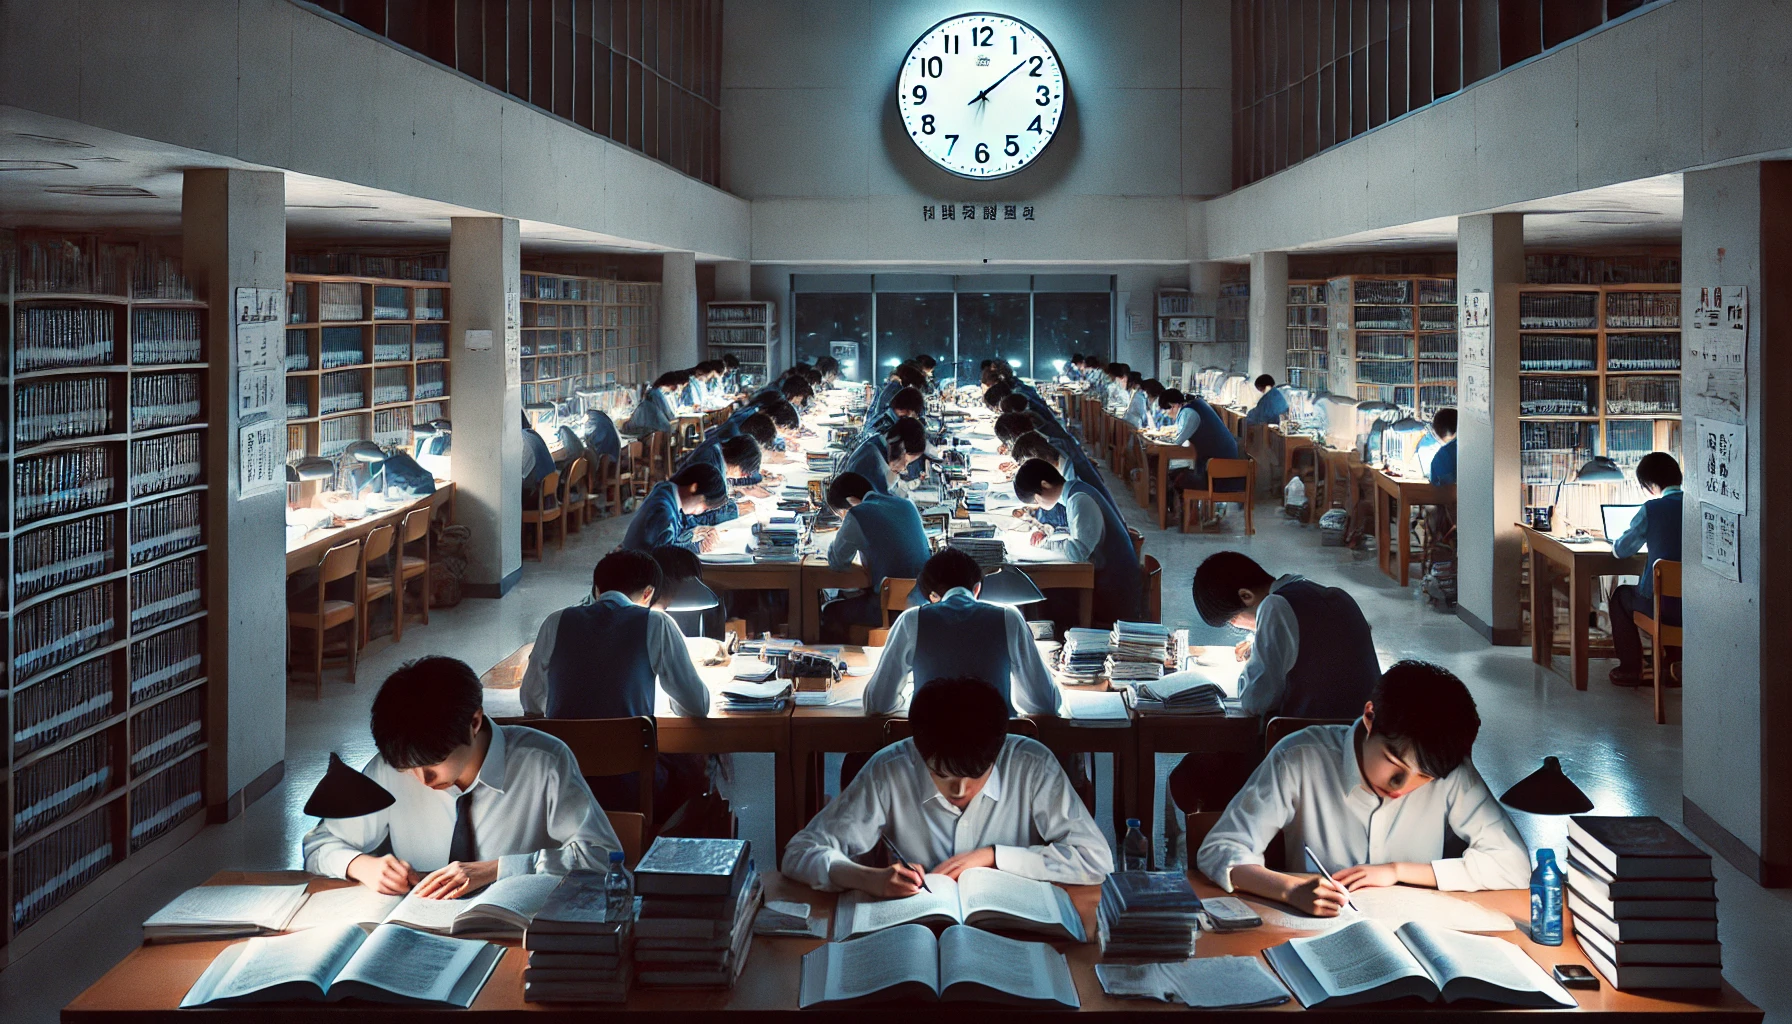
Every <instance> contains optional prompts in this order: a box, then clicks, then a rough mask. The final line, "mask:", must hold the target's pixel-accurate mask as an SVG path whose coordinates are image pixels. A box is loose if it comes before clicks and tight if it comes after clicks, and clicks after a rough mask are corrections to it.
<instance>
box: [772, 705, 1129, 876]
mask: <svg viewBox="0 0 1792 1024" xmlns="http://www.w3.org/2000/svg"><path fill="white" fill-rule="evenodd" d="M908 718H909V724H910V726H911V727H912V728H913V730H914V736H913V738H911V739H906V740H903V741H901V742H899V743H892V744H891V745H889V746H887V747H885V748H883V749H882V750H880V751H878V752H877V753H876V754H874V755H872V757H871V760H870V761H869V762H868V763H867V764H866V765H865V769H864V771H862V772H860V773H859V775H858V777H857V778H855V779H853V781H852V782H851V783H850V784H848V785H847V786H846V787H845V788H844V789H843V790H841V792H840V795H839V796H838V797H836V798H835V799H834V800H832V801H831V802H829V804H828V805H827V807H826V808H824V809H823V810H822V812H821V813H820V814H818V815H816V816H815V819H814V820H813V821H811V822H809V825H808V827H806V828H804V829H803V830H802V831H801V832H798V833H797V834H796V836H795V837H794V838H792V839H791V841H790V845H789V846H787V847H786V848H785V850H784V861H783V871H784V874H785V875H786V876H788V877H790V878H793V879H796V880H799V881H802V882H806V883H808V884H809V885H812V886H814V887H815V888H817V889H822V890H826V891H839V890H842V889H858V890H861V891H863V892H868V893H871V894H872V895H874V896H884V897H902V896H912V895H914V894H915V893H916V892H918V891H919V890H920V883H921V879H920V877H919V876H918V875H917V874H916V873H915V872H914V871H913V870H910V869H908V868H905V867H903V866H901V865H892V866H888V867H873V866H868V865H867V864H866V863H862V862H865V861H876V860H877V859H878V858H879V853H878V852H877V851H878V849H879V845H880V842H879V838H878V837H879V836H880V835H887V836H889V838H890V840H891V841H892V842H893V843H894V844H895V846H896V850H897V852H898V853H899V854H901V856H902V857H903V858H904V859H905V860H907V861H909V862H911V863H914V864H916V865H919V866H920V867H921V868H922V869H923V870H925V871H927V872H929V873H932V874H942V875H949V876H951V877H953V878H957V877H958V876H959V874H960V873H962V872H964V871H966V870H968V869H970V868H976V867H993V868H997V869H999V870H1002V871H1010V872H1013V873H1014V874H1017V875H1021V876H1023V877H1026V878H1036V879H1039V880H1041V881H1047V882H1060V883H1063V884H1066V885H1094V884H1096V883H1098V882H1100V881H1101V880H1102V879H1104V878H1106V877H1107V875H1108V873H1109V872H1110V871H1112V870H1113V869H1114V857H1113V854H1112V853H1111V852H1110V851H1109V850H1108V843H1107V840H1106V839H1105V838H1103V837H1102V834H1101V830H1100V829H1098V828H1096V826H1095V822H1094V820H1093V819H1092V818H1090V817H1089V811H1088V810H1087V808H1085V807H1084V806H1083V802H1082V800H1081V799H1080V798H1079V797H1078V796H1077V794H1076V791H1075V790H1074V789H1073V788H1072V787H1071V784H1070V779H1069V777H1068V776H1066V775H1065V774H1064V769H1062V768H1060V767H1059V766H1058V761H1057V759H1056V758H1055V757H1053V756H1052V752H1051V751H1050V750H1047V749H1046V748H1045V746H1044V745H1043V744H1041V743H1040V742H1039V741H1038V740H1033V739H1028V738H1026V737H1024V736H1010V735H1008V732H1007V729H1008V709H1007V706H1006V705H1005V704H1004V703H1003V701H1002V699H1001V697H1000V696H998V695H997V693H996V691H995V688H994V687H992V686H990V685H989V684H988V683H986V682H984V681H982V680H980V679H935V680H931V681H929V682H928V683H927V684H926V685H925V686H923V687H921V688H920V689H919V690H918V691H917V692H916V693H915V698H914V700H913V701H912V702H910V704H909V710H908Z"/></svg>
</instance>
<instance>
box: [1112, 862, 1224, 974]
mask: <svg viewBox="0 0 1792 1024" xmlns="http://www.w3.org/2000/svg"><path fill="white" fill-rule="evenodd" d="M1096 928H1097V931H1096V935H1097V938H1098V939H1099V941H1100V942H1101V959H1102V960H1103V961H1106V962H1111V961H1115V960H1143V961H1151V962H1161V961H1171V960H1187V959H1188V958H1189V957H1191V956H1194V955H1195V939H1196V938H1197V937H1198V936H1199V935H1200V934H1201V897H1199V896H1196V895H1195V891H1194V890H1193V889H1191V888H1189V885H1188V876H1187V875H1184V874H1183V873H1182V872H1180V871H1116V872H1114V873H1113V874H1111V875H1109V876H1108V878H1107V881H1105V882H1103V883H1101V908H1100V912H1099V913H1098V915H1097V925H1096Z"/></svg>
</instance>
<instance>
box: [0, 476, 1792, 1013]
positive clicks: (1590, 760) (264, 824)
mask: <svg viewBox="0 0 1792 1024" xmlns="http://www.w3.org/2000/svg"><path fill="white" fill-rule="evenodd" d="M1260 509H1261V514H1259V516H1258V517H1257V533H1256V535H1255V536H1254V537H1249V538H1247V537H1243V536H1241V535H1240V533H1241V531H1242V522H1241V521H1240V520H1239V518H1238V517H1230V518H1229V521H1228V523H1227V529H1228V530H1229V531H1239V532H1228V533H1225V534H1217V535H1216V534H1209V535H1193V536H1184V535H1181V534H1177V533H1174V532H1170V533H1163V532H1161V531H1159V530H1157V529H1156V526H1155V524H1154V523H1152V524H1150V525H1148V524H1147V517H1146V516H1145V515H1144V514H1143V513H1142V512H1140V511H1139V510H1129V511H1128V518H1129V519H1131V520H1132V521H1133V525H1135V526H1137V527H1138V528H1140V529H1141V530H1143V531H1144V532H1145V533H1146V536H1147V540H1146V551H1147V553H1150V554H1155V555H1156V556H1157V557H1158V559H1159V560H1160V561H1161V562H1162V563H1163V564H1164V566H1165V570H1164V614H1165V617H1166V621H1169V622H1172V623H1174V624H1177V625H1188V624H1190V623H1191V622H1193V621H1194V616H1193V608H1192V604H1191V601H1190V597H1189V591H1188V581H1189V578H1190V575H1191V574H1192V572H1193V569H1194V567H1195V565H1197V564H1198V563H1199V561H1200V559H1201V558H1203V557H1205V556H1206V555H1207V554H1208V553H1210V552H1212V551H1215V550H1218V549H1221V548H1224V547H1237V548H1240V549H1242V550H1244V551H1246V552H1248V553H1250V554H1251V555H1252V556H1253V557H1254V558H1256V559H1257V560H1258V561H1260V562H1262V563H1263V564H1264V566H1265V567H1266V568H1268V569H1269V570H1270V571H1271V572H1299V573H1303V574H1305V575H1308V576H1310V577H1312V578H1314V579H1316V580H1318V581H1320V582H1323V583H1327V584H1332V585H1337V586H1343V587H1346V588H1348V589H1349V590H1351V592H1352V593H1354V594H1355V595H1356V597H1357V600H1358V601H1359V602H1360V603H1361V604H1362V606H1363V610H1364V612H1365V613H1366V614H1367V616H1368V618H1369V621H1370V622H1371V623H1372V624H1373V626H1374V630H1375V639H1376V645H1377V647H1378V648H1379V649H1380V651H1381V653H1382V659H1383V662H1384V664H1388V663H1392V662H1393V661H1396V660H1399V659H1401V658H1423V659H1426V660H1429V661H1434V662H1438V663H1440V664H1442V665H1444V666H1446V667H1448V668H1449V669H1451V670H1452V671H1454V672H1456V673H1457V674H1458V675H1460V676H1461V677H1462V678H1463V679H1464V680H1466V681H1467V683H1468V685H1469V687H1470V689H1471V690H1472V691H1473V693H1474V695H1475V699H1476V701H1477V702H1478V703H1479V705H1480V710H1481V717H1482V722H1483V726H1482V731H1481V738H1480V742H1479V743H1478V744H1477V746H1476V751H1475V761H1476V764H1477V765H1478V766H1479V768H1480V770H1481V773H1482V774H1483V775H1484V776H1485V777H1486V778H1487V781H1488V783H1489V784H1490V785H1491V786H1492V787H1493V789H1494V791H1495V792H1500V791H1503V790H1504V789H1505V787H1506V786H1508V785H1510V784H1511V783H1512V782H1514V781H1516V780H1517V779H1519V778H1521V777H1523V776H1524V775H1525V774H1527V773H1529V772H1530V771H1531V770H1532V769H1534V768H1535V767H1536V766H1537V764H1538V763H1539V762H1540V761H1541V759H1542V758H1543V757H1544V756H1545V755H1548V754H1555V755H1557V756H1559V757H1561V759H1562V763H1563V765H1564V767H1565V768H1566V770H1567V771H1568V773H1569V774H1570V775H1571V776H1572V777H1573V778H1574V779H1575V781H1577V782H1578V783H1579V784H1580V785H1581V787H1582V788H1583V789H1584V790H1586V791H1587V793H1588V794H1589V795H1590V796H1591V797H1592V799H1593V801H1594V803H1595V805H1596V808H1597V811H1598V812H1599V813H1603V814H1657V815H1660V816H1662V817H1663V818H1666V819H1667V820H1669V821H1672V822H1676V823H1677V822H1678V821H1679V820H1680V772H1681V759H1680V730H1679V728H1678V726H1677V725H1675V724H1672V723H1673V722H1676V721H1677V720H1678V700H1679V697H1678V695H1677V694H1675V695H1674V696H1673V697H1671V698H1670V700H1671V703H1670V724H1669V725H1667V726H1657V725H1655V724H1654V722H1653V721H1652V717H1651V713H1650V704H1649V695H1648V694H1647V692H1644V691H1631V690H1620V689H1617V688H1614V687H1612V686H1609V685H1607V684H1606V683H1605V682H1604V667H1603V665H1597V664H1596V666H1595V669H1594V679H1595V681H1594V682H1593V683H1592V684H1591V686H1590V687H1589V689H1588V690H1587V691H1586V692H1584V693H1576V692H1575V691H1574V690H1573V689H1572V688H1571V687H1570V686H1569V685H1568V684H1567V682H1566V681H1565V680H1564V679H1562V678H1561V677H1560V676H1557V675H1554V674H1551V673H1547V672H1543V671H1541V670H1539V669H1537V668H1535V667H1533V666H1532V665H1531V663H1530V660H1529V658H1528V649H1520V648H1492V647H1489V646H1488V645H1487V644H1486V643H1484V642H1483V641H1482V640H1481V638H1480V637H1479V636H1478V635H1477V634H1475V633H1474V632H1473V631H1472V630H1470V629H1469V628H1468V627H1467V626H1464V625H1463V624H1461V623H1460V622H1458V621H1457V620H1456V618H1455V617H1454V616H1452V615H1447V614H1443V613H1440V612H1437V611H1433V610H1431V609H1430V608H1428V607H1426V605H1425V604H1424V602H1423V600H1422V599H1421V598H1420V597H1419V596H1418V595H1417V592H1416V587H1415V588H1411V589H1402V588H1400V587H1399V586H1397V585H1395V584H1394V583H1393V582H1392V581H1391V580H1389V579H1388V578H1387V577H1386V576H1384V575H1382V574H1381V573H1380V572H1379V570H1378V569H1377V568H1376V565H1375V562H1374V559H1373V556H1368V555H1359V554H1354V553H1352V552H1349V551H1345V550H1342V549H1339V548H1323V547H1321V546H1320V545H1319V538H1318V534H1317V532H1316V531H1315V530H1313V529H1310V528H1306V527H1302V526H1299V525H1296V524H1294V523H1291V522H1287V521H1283V520H1281V519H1280V518H1279V517H1278V516H1276V515H1275V514H1273V512H1272V511H1271V510H1270V508H1269V507H1268V506H1267V504H1265V505H1263V506H1260ZM624 526H625V521H623V520H611V521H609V522H606V523H603V524H599V525H598V526H597V527H595V528H588V529H587V530H586V531H585V532H584V533H582V534H579V535H575V536H574V537H573V538H571V541H570V542H569V543H568V544H567V546H566V549H565V550H564V551H563V552H558V551H555V550H554V549H553V548H552V546H551V545H550V548H549V551H548V555H547V558H546V560H545V561H544V562H541V563H535V562H530V563H527V564H526V567H525V569H524V574H523V581H522V583H521V584H520V585H519V586H518V587H517V588H516V589H515V590H513V591H512V592H511V594H510V595H509V596H507V597H505V598H504V599H503V600H501V601H467V602H465V603H463V604H461V605H460V606H459V607H457V608H453V609H446V610H441V611H438V612H436V613H435V615H434V618H433V621H432V623H431V624H430V625H429V626H427V627H423V626H418V627H414V628H412V629H409V630H407V635H406V637H405V641H404V643H403V645H401V646H394V645H393V644H392V643H391V641H390V640H389V639H382V640H377V641H375V643H374V645H373V647H371V648H370V649H369V650H368V652H367V654H366V655H365V656H364V658H363V660H362V662H361V668H360V679H361V682H360V684H359V685H358V686H350V685H349V684H348V683H346V682H344V681H339V680H340V675H339V674H336V673H332V682H330V683H329V685H328V686H327V687H326V690H325V694H324V698H323V700H322V701H321V702H320V701H316V700H313V698H312V689H311V686H310V684H309V681H307V682H306V684H305V685H304V686H302V687H295V688H294V689H293V690H292V691H291V692H290V694H289V696H288V701H287V714H288V728H287V749H286V779H285V781H284V782H283V783H282V784H281V785H280V786H279V787H277V788H276V789H275V790H274V791H273V792H271V793H270V794H268V795H267V796H266V797H264V798H263V799H262V800H261V801H260V802H258V803H257V804H255V805H254V806H252V807H250V808H249V809H248V810H247V811H246V812H245V813H243V814H242V815H241V816H239V817H238V818H237V819H236V820H235V821H232V822H230V823H228V824H225V825H221V826H215V827H212V828H208V829H206V830H205V831H204V832H202V833H201V834H200V835H199V836H198V837H197V838H195V839H194V840H192V841H191V842H189V843H188V844H186V845H185V846H184V847H182V848H181V849H180V850H179V851H177V852H176V853H174V854H173V855H170V856H168V857H167V858H165V859H164V860H162V861H161V862H159V863H157V864H155V865H153V866H152V867H150V868H149V869H147V870H145V871H143V872H142V873H141V874H139V875H137V876H136V877H134V878H132V879H131V880H130V881H128V882H127V883H125V884H124V885H123V886H121V887H120V888H119V889H118V890H117V891H115V892H114V893H112V894H111V895H109V896H108V897H107V898H106V899H105V900H104V901H102V902H101V903H100V904H99V906H97V907H96V908H95V909H93V910H90V911H89V912H88V913H87V914H85V915H84V916H82V917H81V918H80V919H78V920H77V921H75V922H74V923H73V924H71V925H69V926H68V927H66V928H64V929H63V930H62V931H61V932H59V933H58V934H56V935H54V936H51V937H49V938H48V939H46V940H45V941H44V942H42V944H40V945H39V946H38V947H37V948H36V949H34V950H33V951H32V952H31V953H29V954H28V955H26V956H24V957H23V958H21V959H20V960H19V961H18V962H16V963H13V964H12V965H10V966H8V967H6V968H5V969H4V970H0V1018H3V1019H4V1020H5V1021H6V1022H8V1024H26V1022H33V1024H35V1022H42V1021H52V1020H54V1019H55V1018H56V1012H57V1010H58V1009H59V1008H60V1007H61V1006H62V1005H64V1004H65V1003H67V1002H68V1001H69V1000H70V999H71V998H73V997H74V996H75V995H76V994H77V993H78V992H80V991H81V990H82V989H83V988H85V987H86V986H87V985H89V984H91V983H92V982H93V981H94V980H95V979H97V978H98V977H99V976H100V975H101V974H102V973H104V972H105V971H106V970H107V969H108V968H109V967H110V966H111V965H113V964H114V963H116V962H117V961H118V960H119V959H120V958H122V957H123V956H124V955H125V954H126V953H127V952H129V951H130V949H131V948H132V947H133V946H135V945H136V944H137V942H138V940H139V932H138V929H137V922H140V921H141V920H143V919H144V918H145V917H147V916H148V915H149V914H151V913H152V912H154V911H155V910H156V909H157V908H158V907H159V906H161V905H162V904H163V903H165V902H166V901H167V900H168V899H170V898H172V897H173V896H174V895H175V894H177V893H179V892H180V891H181V890H183V889H184V888H186V887H188V886H191V885H196V884H198V883H200V882H202V881H204V880H205V879H206V878H207V877H209V876H210V875H212V874H213V873H214V872H217V871H221V870H227V869H277V868H296V867H298V866H299V854H298V843H299V837H300V836H301V835H302V834H303V833H304V832H305V830H306V829H308V828H309V827H310V825H311V824H312V822H311V821H310V820H308V819H306V818H305V817H304V816H303V814H302V812H301V810H300V808H301V806H302V805H303V803H304V800H305V796H306V794H308V793H309V792H310V789H311V787H312V785H314V784H315V782H316V781H317V779H318V777H319V776H320V775H321V774H322V771H323V767H324V763H325V760H326V757H327V755H328V754H329V752H330V751H336V752H338V753H340V754H342V755H343V757H344V758H345V759H346V760H348V761H349V762H350V763H351V764H359V763H360V762H361V761H363V760H365V759H366V758H367V757H368V756H370V755H371V753H372V750H373V743H372V739H371V737H370V736H369V734H368V732H367V724H366V722H367V710H368V707H369V705H370V703H371V701H372V698H373V694H374V692H375V690H376V689H377V687H378V683H379V680H381V679H383V678H384V676H385V674H386V673H388V672H389V671H391V670H392V669H393V668H394V667H396V666H397V665H398V664H400V663H401V662H403V661H405V660H407V659H410V658H414V657H419V656H421V655H424V654H446V655H452V656H454V657H458V658H463V659H465V660H466V661H468V662H469V663H470V664H472V666H473V667H474V668H475V669H477V670H479V671H484V670H485V669H487V668H489V667H490V666H491V665H493V664H494V663H496V662H497V661H498V660H499V659H501V658H503V657H504V656H505V655H507V654H509V653H510V652H511V651H513V650H515V649H516V647H517V646H518V645H520V644H522V643H524V642H527V641H529V640H532V639H533V638H534V635H535V630H536V627H537V625H538V624H539V622H540V620H541V618H542V617H543V616H544V615H545V614H546V613H547V612H549V611H551V610H553V609H555V608H558V607H561V606H563V605H566V604H570V603H573V602H574V601H576V600H578V599H579V598H580V597H581V596H582V595H583V593H584V592H585V590H586V589H587V588H588V587H589V586H590V579H591V575H590V574H591V567H592V565H593V564H594V563H595V561H596V560H597V558H598V557H600V556H601V555H602V553H603V552H605V551H607V550H609V548H610V547H612V546H613V545H614V544H615V543H616V542H617V541H618V540H619V539H620V538H621V536H622V532H623V529H624ZM1200 635H1202V636H1211V634H1210V633H1208V632H1207V631H1205V630H1202V631H1201V632H1200ZM496 709H497V706H496V705H494V710H496ZM769 761H770V759H769V757H768V756H758V757H754V756H746V757H743V758H742V759H741V763H740V778H741V781H742V784H743V789H744V791H745V797H744V799H742V800H740V801H738V803H737V807H738V810H739V813H740V816H741V821H742V829H743V832H744V834H745V835H746V836H747V837H748V838H750V839H752V840H754V842H755V845H756V846H759V847H760V848H762V849H763V848H765V847H766V846H767V845H769V843H770V841H771V834H770V833H771V806H770V803H769V798H770V793H771V785H770V764H769ZM1172 764H1173V762H1172V761H1171V760H1170V759H1167V758H1166V759H1164V760H1163V761H1162V763H1161V764H1160V765H1159V766H1158V767H1159V777H1160V788H1161V783H1162V776H1164V775H1166V774H1167V773H1168V770H1169V768H1170V767H1171V766H1172ZM1159 817H1161V815H1160V816H1159ZM1516 817H1517V818H1518V825H1519V828H1520V829H1521V830H1522V831H1523V832H1524V834H1525V836H1526V838H1527V839H1528V840H1529V841H1530V843H1531V844H1532V845H1533V846H1540V845H1547V846H1554V847H1558V848H1559V847H1560V846H1561V845H1562V844H1563V843H1564V841H1565V840H1564V833H1565V830H1566V824H1565V823H1564V822H1562V821H1560V820H1555V819H1546V818H1531V817H1527V816H1524V815H1517V816H1516ZM1098 820H1101V821H1103V822H1106V821H1108V820H1110V819H1109V817H1108V815H1107V814H1106V813H1103V814H1101V815H1100V816H1099V817H1098ZM1717 863H1718V895H1719V899H1720V900H1721V901H1722V906H1721V910H1720V915H1719V916H1720V931H1721V937H1722V939H1723V942H1724V952H1725V956H1724V962H1725V976H1726V977H1727V978H1728V979H1729V981H1730V983H1731V984H1733V985H1735V986H1736V987H1737V988H1738V989H1740V990H1741V991H1742V993H1743V994H1744V995H1745V996H1747V997H1748V998H1749V999H1751V1000H1753V1001H1754V1002H1755V1003H1757V1004H1758V1005H1761V1006H1762V1007H1764V1008H1765V1009H1766V1010H1767V1019H1768V1020H1769V1021H1779V1022H1784V1024H1792V977H1788V975H1787V974H1786V972H1785V970H1784V965H1785V962H1786V961H1785V953H1784V951H1783V947H1782V944H1781V937H1782V936H1784V935H1785V934H1787V933H1788V932H1792V892H1789V891H1787V890H1763V889H1761V888H1760V887H1758V886H1756V885H1754V884H1753V883H1752V882H1749V881H1748V880H1747V879H1745V878H1743V877H1742V876H1741V875H1740V874H1738V873H1737V872H1736V871H1734V870H1732V869H1731V868H1730V867H1729V866H1728V865H1727V864H1725V863H1724V862H1723V861H1721V860H1719V861H1718V862H1717ZM1775 964H1778V965H1780V966H1779V967H1775V966H1774V965H1775Z"/></svg>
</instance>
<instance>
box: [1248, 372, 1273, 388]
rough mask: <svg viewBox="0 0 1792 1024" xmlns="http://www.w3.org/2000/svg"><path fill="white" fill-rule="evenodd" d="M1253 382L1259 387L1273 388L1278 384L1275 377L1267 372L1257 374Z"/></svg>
mask: <svg viewBox="0 0 1792 1024" xmlns="http://www.w3.org/2000/svg"><path fill="white" fill-rule="evenodd" d="M1251 383H1252V384H1253V385H1255V386H1256V387H1257V388H1259V389H1262V388H1273V387H1275V386H1276V379H1275V378H1274V377H1271V376H1270V375H1269V374H1267V373H1259V374H1258V375H1257V379H1256V380H1254V381H1252V382H1251Z"/></svg>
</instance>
